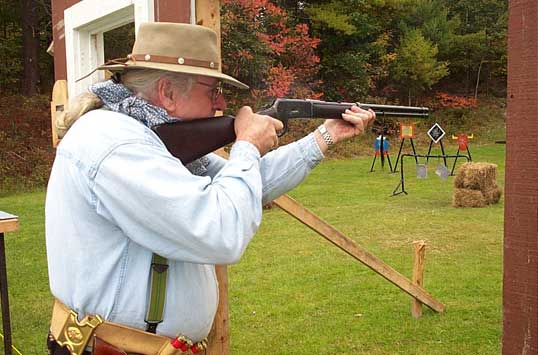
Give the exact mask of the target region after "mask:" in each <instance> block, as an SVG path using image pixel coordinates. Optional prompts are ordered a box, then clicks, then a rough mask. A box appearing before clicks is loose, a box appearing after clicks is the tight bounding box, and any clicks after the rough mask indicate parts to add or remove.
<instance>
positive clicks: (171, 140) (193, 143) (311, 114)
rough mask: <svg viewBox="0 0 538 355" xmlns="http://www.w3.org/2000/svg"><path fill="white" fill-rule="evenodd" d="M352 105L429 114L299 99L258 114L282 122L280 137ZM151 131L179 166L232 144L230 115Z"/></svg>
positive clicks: (398, 113)
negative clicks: (298, 122) (297, 123)
mask: <svg viewBox="0 0 538 355" xmlns="http://www.w3.org/2000/svg"><path fill="white" fill-rule="evenodd" d="M354 105H358V106H359V107H361V108H363V109H365V110H367V109H372V110H373V111H374V112H375V114H376V117H377V118H381V117H401V118H406V117H412V118H413V117H414V118H420V117H428V114H429V109H428V108H427V107H413V106H392V105H377V104H365V103H340V102H327V101H317V100H301V99H277V100H275V101H274V102H273V104H272V105H271V106H270V107H268V108H266V109H264V110H262V111H260V112H258V113H259V114H262V115H268V116H271V117H273V118H276V119H278V120H280V121H282V123H283V124H284V129H283V131H282V132H280V133H279V136H281V135H283V134H284V133H286V132H287V130H288V120H289V119H313V118H333V119H341V118H342V113H344V112H345V111H346V109H349V108H350V107H351V106H354ZM153 130H154V131H155V133H157V135H158V136H159V137H160V138H161V140H162V141H163V143H164V145H165V146H166V148H167V149H168V151H169V152H170V153H171V154H172V155H173V156H175V157H176V158H178V159H179V160H181V162H182V163H183V164H188V163H190V162H192V161H194V160H196V159H198V158H200V157H203V156H204V155H206V154H208V153H211V152H212V151H214V150H216V149H219V148H222V147H224V146H225V145H227V144H229V143H232V142H234V141H235V129H234V117H233V116H220V117H211V118H202V119H196V120H191V121H177V122H172V123H164V124H161V125H157V126H155V127H153Z"/></svg>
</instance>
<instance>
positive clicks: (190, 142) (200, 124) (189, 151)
mask: <svg viewBox="0 0 538 355" xmlns="http://www.w3.org/2000/svg"><path fill="white" fill-rule="evenodd" d="M153 130H154V131H155V133H157V135H158V136H159V137H160V138H161V140H162V141H163V143H164V145H165V146H166V148H167V149H168V151H169V152H170V154H172V155H173V156H175V157H176V158H178V159H179V160H181V162H182V163H183V164H188V163H190V162H192V161H194V160H196V159H198V158H201V157H203V156H204V155H206V154H209V153H211V152H213V151H215V150H217V149H219V148H222V147H224V146H225V145H226V144H229V143H232V142H234V141H235V129H234V117H232V116H221V117H211V118H203V119H198V120H192V121H177V122H172V123H164V124H160V125H157V126H155V127H153Z"/></svg>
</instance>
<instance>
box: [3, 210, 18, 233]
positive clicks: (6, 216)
mask: <svg viewBox="0 0 538 355" xmlns="http://www.w3.org/2000/svg"><path fill="white" fill-rule="evenodd" d="M17 229H19V218H18V217H17V216H15V215H12V214H10V213H6V212H3V211H0V233H7V232H14V231H16V230H17Z"/></svg>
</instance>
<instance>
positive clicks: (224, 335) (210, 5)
mask: <svg viewBox="0 0 538 355" xmlns="http://www.w3.org/2000/svg"><path fill="white" fill-rule="evenodd" d="M194 17H195V18H196V24H198V25H201V26H205V27H208V28H211V29H212V30H213V31H215V32H216V33H217V39H218V43H217V45H218V48H219V58H221V54H220V44H221V40H220V37H221V36H220V1H219V0H198V1H196V14H195V16H194ZM220 64H221V65H219V68H222V60H220ZM216 114H217V115H219V114H222V113H220V112H217V113H216ZM221 153H222V152H221ZM215 269H216V273H217V280H218V282H219V306H218V308H217V314H216V315H215V319H214V320H213V328H212V329H211V332H210V333H209V339H208V340H209V341H208V347H207V350H206V355H229V354H230V318H229V303H228V268H227V267H226V266H224V265H217V266H216V268H215Z"/></svg>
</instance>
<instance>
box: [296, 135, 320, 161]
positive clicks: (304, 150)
mask: <svg viewBox="0 0 538 355" xmlns="http://www.w3.org/2000/svg"><path fill="white" fill-rule="evenodd" d="M297 145H298V146H299V150H300V151H301V155H302V156H303V159H304V161H305V162H306V164H307V165H308V167H309V168H310V169H313V168H314V167H315V166H316V165H318V164H319V163H320V162H321V161H322V160H323V158H325V155H323V152H322V151H321V149H320V148H319V145H318V143H317V142H316V137H315V136H314V133H310V134H309V135H307V136H306V137H304V138H301V139H300V140H298V141H297Z"/></svg>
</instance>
